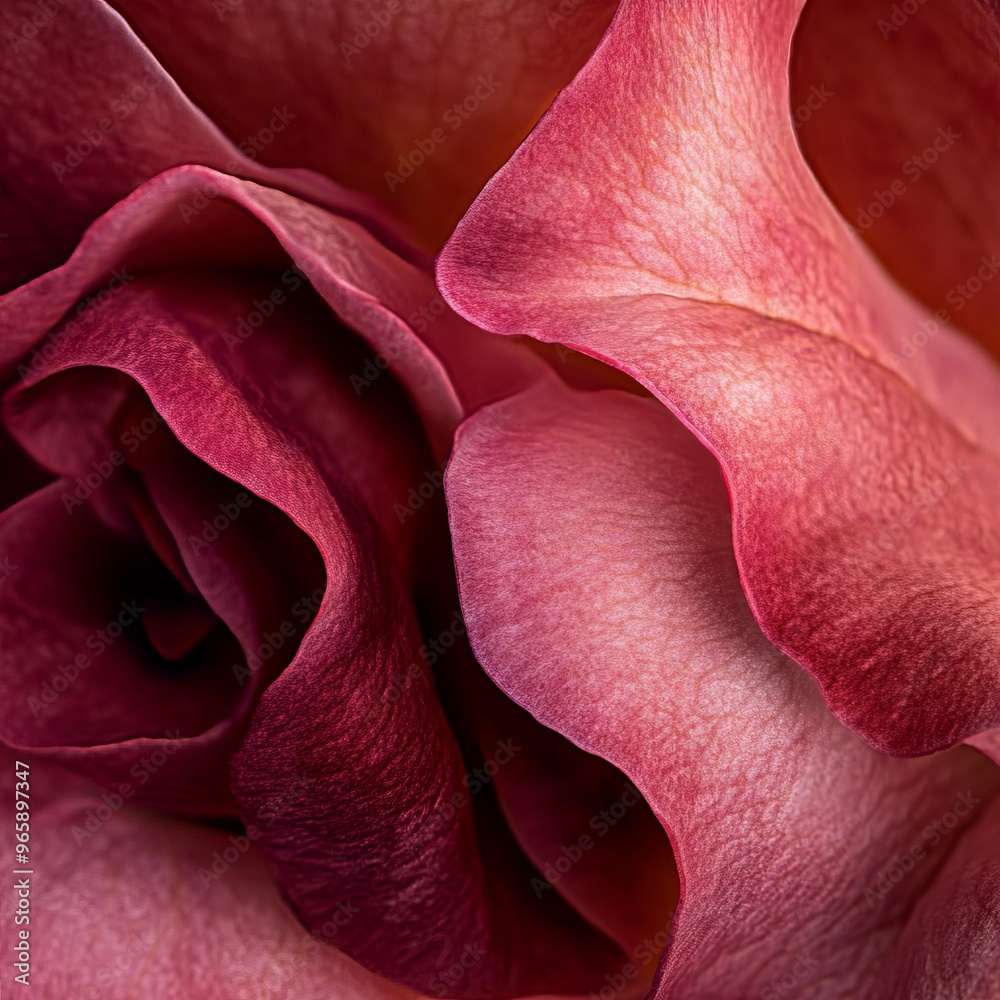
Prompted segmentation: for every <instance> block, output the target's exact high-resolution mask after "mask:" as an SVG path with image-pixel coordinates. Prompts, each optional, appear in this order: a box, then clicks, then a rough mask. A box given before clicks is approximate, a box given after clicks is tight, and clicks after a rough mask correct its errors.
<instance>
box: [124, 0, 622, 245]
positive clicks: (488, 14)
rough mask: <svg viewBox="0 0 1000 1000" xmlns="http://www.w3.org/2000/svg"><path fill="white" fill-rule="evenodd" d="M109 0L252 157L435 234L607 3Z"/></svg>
mask: <svg viewBox="0 0 1000 1000" xmlns="http://www.w3.org/2000/svg"><path fill="white" fill-rule="evenodd" d="M116 6H117V7H118V8H119V9H120V10H121V11H122V12H123V13H124V15H125V16H126V17H127V18H128V20H129V21H130V23H131V24H132V25H134V26H135V28H136V30H137V31H138V32H139V33H140V34H141V35H142V36H143V37H144V38H145V39H146V40H147V41H148V42H149V45H150V46H151V48H152V49H153V51H154V52H155V53H156V54H157V55H158V56H159V57H160V58H161V59H162V60H163V62H164V65H165V66H166V67H167V69H168V70H169V71H170V72H171V73H172V74H173V76H174V77H175V79H176V80H177V81H178V82H179V84H180V86H181V87H183V88H184V90H185V92H186V93H188V94H190V95H191V97H192V99H193V100H194V101H196V102H197V104H198V106H199V107H201V108H203V109H204V110H205V111H206V112H208V114H209V115H211V116H212V118H213V120H214V121H215V122H217V123H218V124H219V125H220V126H221V127H222V129H223V130H224V131H225V132H226V134H227V135H228V136H229V138H230V139H232V140H233V142H234V143H237V144H239V145H240V147H241V148H242V149H244V150H246V151H249V155H250V156H251V157H253V158H259V161H260V162H261V163H268V164H273V165H275V166H285V167H308V168H311V169H312V170H317V171H320V172H322V173H324V174H327V175H329V176H330V177H333V178H334V179H335V180H337V181H339V182H341V183H343V184H346V185H347V186H348V187H350V188H352V189H355V190H359V191H365V192H367V193H368V194H370V195H374V196H375V197H377V198H380V199H381V200H382V201H384V202H386V203H388V204H390V205H391V206H392V207H393V208H394V209H395V210H396V212H397V213H398V214H399V215H401V216H402V217H404V218H406V219H407V220H408V221H409V222H411V223H412V224H413V226H414V227H415V228H416V229H417V231H418V232H419V234H420V235H421V237H422V238H423V240H424V241H426V243H427V244H428V245H430V246H434V247H437V246H440V245H441V243H442V242H443V241H444V239H445V238H446V237H447V235H448V234H449V233H450V232H451V230H452V229H453V228H454V225H455V223H456V222H457V221H458V218H459V216H460V215H461V213H462V212H463V211H464V210H465V208H466V207H467V206H468V205H469V204H470V202H471V201H472V199H473V198H474V197H475V196H476V194H477V193H478V192H479V190H480V189H481V188H482V186H483V184H485V183H486V181H487V179H488V178H489V176H490V174H492V173H493V172H494V171H495V170H496V169H497V168H498V167H499V166H500V165H501V164H502V163H503V162H504V160H506V159H507V157H508V156H509V155H510V153H511V152H512V151H513V150H514V148H515V147H516V145H517V143H518V142H520V141H521V139H522V138H523V137H524V136H525V135H526V134H527V132H528V131H529V130H530V129H531V127H532V125H534V124H535V122H536V120H537V119H538V116H539V115H540V114H541V113H542V111H544V110H545V107H546V106H547V105H548V103H549V102H550V101H551V100H552V96H553V95H554V94H555V93H556V92H557V91H558V90H559V88H560V87H562V86H564V85H565V84H566V83H567V82H568V81H569V80H570V79H571V78H572V76H573V73H574V72H576V70H577V69H578V68H579V67H580V65H582V63H583V62H584V60H585V59H586V57H587V56H588V55H589V54H590V52H591V50H592V49H593V47H594V45H595V44H596V43H597V40H598V39H599V38H600V35H601V32H602V31H603V30H604V28H605V26H606V25H607V23H608V20H609V19H610V17H611V14H612V12H613V10H614V6H615V4H614V0H587V2H586V3H584V2H583V0H578V2H574V0H565V2H564V3H562V4H561V5H560V4H551V3H549V2H548V0H507V2H505V3H503V4H501V5H496V4H493V3H489V2H477V3H471V4H470V3H458V2H455V0H423V2H421V3H411V2H410V0H377V2H373V3H372V4H371V5H369V6H367V7H365V6H357V5H351V4H343V3H334V4H316V3H309V2H307V0H300V2H296V3H289V2H287V0H254V2H253V3H245V2H242V0H218V2H216V3H201V2H192V3H183V4H181V5H180V6H179V7H178V5H177V4H171V3H159V2H148V0H145V2H142V3H133V2H131V0H120V2H118V3H116ZM560 11H562V12H560ZM272 126H273V128H272ZM401 163H402V166H401Z"/></svg>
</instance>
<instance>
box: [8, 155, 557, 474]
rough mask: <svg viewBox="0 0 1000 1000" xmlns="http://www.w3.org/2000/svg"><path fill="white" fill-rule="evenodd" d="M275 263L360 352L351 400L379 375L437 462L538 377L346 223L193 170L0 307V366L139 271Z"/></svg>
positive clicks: (134, 201)
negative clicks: (482, 410) (414, 417)
mask: <svg viewBox="0 0 1000 1000" xmlns="http://www.w3.org/2000/svg"><path fill="white" fill-rule="evenodd" d="M206 190H210V191H211V192H212V197H211V198H210V199H208V200H207V201H206V202H205V203H204V205H203V206H202V207H201V208H198V209H197V211H195V210H194V209H193V208H192V206H194V205H197V204H200V203H199V202H198V201H197V199H198V198H199V197H203V196H204V192H205V191H206ZM187 212H193V214H191V215H187V214H186V213H187ZM279 264H280V267H278V275H279V279H278V281H277V283H276V286H275V288H276V289H277V290H278V291H281V290H282V289H283V288H285V289H287V284H286V282H284V281H282V280H281V279H280V275H281V274H283V273H284V272H285V270H286V269H287V268H288V267H289V265H290V264H294V265H295V266H296V267H297V268H298V269H299V271H300V272H301V274H302V275H304V276H305V277H306V278H307V279H308V280H309V281H310V283H311V284H312V285H313V287H314V288H315V289H316V291H317V292H319V294H320V295H321V296H323V298H324V299H325V300H326V302H327V303H328V304H329V306H330V307H331V309H332V310H333V312H334V314H335V315H336V317H337V318H338V319H339V321H340V322H341V323H342V324H343V325H344V326H346V327H349V328H350V329H352V330H354V331H355V332H356V333H357V334H358V335H360V336H361V337H362V338H363V339H364V340H365V341H366V342H367V344H368V345H369V347H370V348H371V354H370V355H369V356H368V357H367V358H366V359H365V360H364V363H363V364H359V366H358V368H357V369H356V370H355V371H353V372H350V373H347V374H348V381H349V384H350V387H351V390H352V392H353V393H354V394H355V395H357V396H360V395H362V394H364V393H367V392H368V391H369V390H370V387H371V385H372V384H373V382H374V381H375V380H377V379H378V378H379V377H380V376H381V374H382V373H383V372H384V371H385V369H386V368H389V367H391V369H392V373H393V375H394V376H395V377H396V379H397V380H398V381H399V382H401V383H402V385H403V387H404V388H405V389H406V391H407V393H408V395H409V397H410V400H411V402H412V404H413V405H414V406H415V407H416V409H417V411H418V413H419V414H420V417H421V419H422V420H423V423H424V426H425V430H426V432H427V435H428V437H429V438H430V441H431V444H432V447H433V449H434V452H435V455H436V456H437V457H438V459H439V461H440V462H442V463H443V461H444V459H445V457H446V456H447V453H448V447H449V444H450V441H451V436H452V433H453V431H454V428H455V427H456V426H457V425H458V423H459V421H460V420H461V418H462V415H463V413H465V412H471V411H473V410H475V409H476V408H477V407H479V406H481V405H482V404H483V403H485V402H489V401H493V400H496V399H499V398H502V396H504V395H505V394H508V393H510V392H512V391H516V390H517V388H519V387H523V386H525V385H527V384H529V383H530V382H531V381H533V380H534V379H536V378H540V377H543V373H544V372H545V371H546V370H547V366H545V365H544V363H543V362H542V361H541V359H540V358H538V357H537V356H536V355H535V354H534V353H533V352H532V351H531V350H529V349H528V348H526V347H525V346H524V345H521V344H514V343H509V342H507V341H506V340H505V339H504V338H500V337H495V336H491V335H488V334H486V333H484V332H483V331H482V330H479V329H477V328H476V327H474V326H472V325H471V324H469V323H467V322H465V321H464V320H462V319H461V318H460V317H458V316H457V315H456V314H455V313H454V312H453V311H452V310H451V309H450V308H449V307H448V306H447V305H446V304H445V303H444V301H443V300H442V299H441V297H440V295H439V294H438V293H437V291H436V290H435V288H434V285H433V282H432V280H431V278H430V275H429V274H428V273H427V272H426V271H425V270H423V269H422V268H421V267H419V266H417V265H415V264H412V263H410V262H408V261H407V260H405V259H404V258H402V257H400V256H399V255H397V254H396V253H394V252H393V251H392V250H390V249H389V248H387V247H386V246H385V245H384V244H383V243H382V242H380V241H379V240H377V239H376V238H375V237H373V236H372V235H371V234H370V233H369V232H368V231H367V230H366V229H365V228H363V227H362V226H361V225H359V224H358V223H357V222H355V221H353V220H351V219H349V218H345V217H343V216H339V215H334V214H331V213H330V212H327V211H325V210H324V209H321V208H318V207H316V206H314V205H311V204H308V203H306V202H304V201H301V200H299V199H297V198H294V197H292V196H290V195H288V194H285V193H283V192H280V191H277V190H273V189H271V188H265V187H262V186H260V185H258V184H254V183H250V182H247V181H243V180H239V179H236V178H233V177H227V176H225V175H222V174H219V173H217V172H216V171H214V170H209V169H207V168H203V167H193V166H192V167H179V168H177V169H175V170H171V171H167V172H165V173H163V174H161V175H159V176H158V177H156V178H155V179H153V180H152V181H150V182H149V183H148V184H145V185H143V186H142V187H141V188H140V189H139V190H138V191H137V192H136V193H135V194H134V195H133V196H131V197H130V198H127V199H125V200H124V201H123V202H121V203H119V204H118V205H116V206H115V207H114V208H113V209H112V210H111V211H109V212H108V213H107V214H106V215H104V216H103V217H101V218H100V219H99V220H98V221H97V222H96V223H94V225H93V226H92V227H91V228H90V229H89V230H88V232H87V233H86V235H85V236H84V238H83V240H82V241H81V243H80V246H79V247H78V248H77V250H76V251H75V252H74V254H73V256H72V257H71V259H70V260H69V261H68V262H67V263H66V264H65V265H63V266H62V267H59V268H57V269H55V270H54V271H51V272H49V273H47V274H45V275H42V276H41V277H40V278H38V279H36V280H35V281H33V282H31V283H29V284H28V285H24V286H22V287H21V288H18V289H16V290H15V291H13V292H10V293H9V294H8V295H6V296H4V297H3V298H0V322H2V324H3V327H2V328H3V337H2V339H0V365H2V366H4V369H5V370H7V369H10V368H14V367H15V366H16V365H17V363H18V361H20V362H21V365H22V367H23V368H24V370H25V371H28V372H30V371H31V370H32V367H33V366H35V365H37V364H38V363H40V362H39V356H41V360H44V358H45V357H46V355H47V353H48V352H49V351H50V350H51V349H52V346H53V343H54V341H53V338H52V337H48V338H47V339H46V335H47V334H48V332H49V331H50V330H51V329H52V328H53V327H54V326H56V324H57V323H58V322H59V320H60V319H61V318H63V317H64V315H66V314H67V312H68V310H69V309H70V308H71V307H74V313H77V314H79V313H80V312H81V311H82V312H84V313H88V314H89V313H90V311H91V309H92V308H94V307H95V306H96V307H97V314H98V315H99V314H100V311H101V307H102V306H103V305H104V304H105V303H106V302H107V301H108V300H109V298H111V297H113V296H114V294H115V293H117V292H119V291H120V290H121V289H122V288H123V287H125V286H127V285H128V284H129V283H130V282H131V281H133V280H134V279H135V278H136V276H137V275H138V274H141V273H142V272H143V271H146V270H158V271H162V270H170V269H175V268H178V267H194V266H203V265H209V266H223V267H239V266H253V267H264V268H268V267H271V268H274V267H277V266H278V265H279ZM272 290H274V289H272ZM81 298H82V299H83V301H82V302H80V301H78V300H80V299H81ZM258 312H259V310H258ZM253 313H254V310H253V309H250V310H249V311H248V314H247V315H246V316H244V317H241V318H243V319H244V320H245V321H246V322H245V325H244V326H243V327H240V329H237V328H236V327H235V326H234V328H233V329H232V330H231V331H228V332H229V333H230V334H231V336H232V337H237V338H238V337H239V336H241V335H244V336H245V330H246V329H247V328H248V324H249V322H251V321H252V322H254V323H257V322H258V321H259V320H261V321H262V320H263V319H266V317H262V316H256V315H252V314H253ZM66 318H67V320H72V316H68V315H67V316H66ZM227 347H228V345H227ZM26 353H27V354H28V355H29V356H28V357H26V358H22V357H21V356H22V355H24V354H26ZM18 371H19V374H22V375H23V374H24V371H21V370H20V369H18Z"/></svg>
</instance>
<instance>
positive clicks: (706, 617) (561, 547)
mask: <svg viewBox="0 0 1000 1000" xmlns="http://www.w3.org/2000/svg"><path fill="white" fill-rule="evenodd" d="M446 490H447V494H448V499H449V506H450V514H451V523H452V529H453V535H454V543H455V554H456V564H457V567H458V575H459V587H460V592H461V597H462V605H463V608H464V609H465V616H466V622H467V624H468V628H469V633H470V637H471V640H472V644H473V648H474V649H475V651H476V654H477V656H478V658H479V660H480V662H481V663H482V664H483V666H484V668H485V669H486V670H487V672H488V673H489V674H490V675H491V676H492V677H493V678H494V680H495V681H496V682H497V683H498V684H499V685H500V687H501V688H502V689H503V690H504V691H506V692H507V694H508V695H509V696H510V697H511V698H512V699H514V700H515V701H517V702H518V703H519V704H521V705H523V706H525V707H526V708H527V709H528V710H529V711H531V712H532V713H533V714H534V715H535V716H536V717H537V718H538V719H539V721H540V722H542V723H543V724H544V725H547V726H549V727H551V728H552V729H555V730H557V731H559V732H561V733H563V734H564V735H566V736H567V737H569V738H570V739H571V740H573V741H574V742H575V743H577V744H578V745H579V746H581V747H582V748H583V749H585V750H588V751H589V752H591V753H595V754H599V755H601V756H602V757H604V758H606V759H607V760H609V761H611V762H612V763H614V764H615V765H616V766H617V767H619V768H620V769H621V770H623V771H624V772H625V773H626V774H627V775H628V776H629V777H630V778H631V779H632V780H633V781H634V782H635V784H636V785H637V786H638V788H639V789H640V790H642V792H643V793H644V795H645V797H646V800H647V801H648V802H649V804H650V806H651V807H652V808H653V810H654V811H655V812H656V813H657V814H658V815H659V817H660V818H661V820H662V822H663V824H664V826H665V828H666V829H667V830H668V832H669V833H670V836H671V841H672V843H673V846H674V850H675V856H676V858H677V864H678V868H679V872H680V878H681V902H680V907H679V909H678V913H677V916H676V918H675V920H674V924H673V928H672V932H671V937H670V944H669V947H668V949H667V952H666V955H665V957H664V959H663V962H662V964H661V966H660V969H659V973H658V976H657V980H656V984H655V990H654V993H653V994H652V995H653V996H655V997H657V998H663V1000H665V998H668V997H683V998H685V1000H709V998H712V1000H728V998H733V1000H736V998H743V997H750V996H767V995H768V993H767V992H766V991H768V990H769V989H770V990H777V989H779V988H780V989H781V990H782V992H779V993H778V995H779V996H793V997H801V998H807V997H808V998H810V1000H817V998H823V1000H826V998H834V997H838V998H840V997H842V998H845V1000H846V998H852V1000H858V998H868V997H870V998H872V1000H875V998H877V997H883V996H886V995H890V994H889V993H887V992H886V990H885V989H884V988H883V987H882V986H880V985H879V981H878V980H879V976H881V975H882V973H883V970H884V969H885V968H886V967H887V963H888V962H890V961H891V960H892V959H893V956H894V955H895V954H896V950H897V948H900V947H901V944H900V942H901V941H902V940H904V939H906V936H907V935H915V936H914V937H913V938H912V940H913V941H914V943H918V942H917V939H919V938H920V935H921V934H922V933H923V932H922V931H921V930H919V927H918V928H917V929H916V930H911V928H910V925H909V924H908V921H910V919H911V913H912V912H918V911H915V910H914V908H915V907H917V908H918V910H919V908H920V907H928V908H936V907H937V906H938V905H939V904H940V905H941V907H942V909H941V910H939V911H938V912H937V913H936V917H937V918H938V919H941V917H942V916H943V914H944V911H946V910H948V908H949V906H951V905H952V903H948V905H945V904H946V903H947V892H945V894H944V895H943V896H938V895H937V889H936V887H937V885H938V882H937V880H936V873H938V871H939V870H941V871H945V869H943V868H942V866H945V865H950V864H954V865H956V866H957V867H958V868H960V869H963V868H964V866H966V865H974V864H976V863H977V859H978V858H979V857H980V855H981V847H980V846H979V843H980V842H979V839H978V838H979V829H980V826H979V825H973V826H971V833H970V832H964V831H968V830H969V829H970V824H972V823H973V821H974V820H975V818H976V816H977V814H978V812H979V811H980V810H981V809H985V808H986V807H987V804H988V803H989V802H991V801H992V799H993V796H994V795H995V794H996V792H997V790H998V788H1000V772H998V771H997V769H996V767H995V766H994V765H993V764H992V763H990V762H989V761H987V759H986V758H984V757H983V756H982V755H980V754H979V753H978V752H977V751H975V750H972V749H971V748H968V747H959V748H957V749H953V750H950V751H947V752H945V753H943V754H939V755H936V756H932V757H925V758H921V759H897V758H892V757H887V756H884V755H882V754H880V753H878V752H876V751H874V750H872V749H871V748H870V747H868V746H867V745H866V744H865V743H863V742H862V741H861V740H859V739H858V738H857V737H856V736H855V735H854V734H852V733H851V732H850V731H848V730H847V729H845V728H844V727H843V726H841V725H840V724H839V723H838V722H837V721H836V720H835V719H834V718H833V717H832V716H831V715H830V714H829V713H828V711H827V710H826V708H825V706H824V704H823V700H822V698H821V697H820V695H819V692H818V691H817V690H816V687H815V685H814V683H813V681H812V680H811V679H810V678H809V676H808V675H807V674H806V673H805V672H804V671H802V670H801V669H800V668H799V667H798V666H797V665H796V664H795V663H794V662H793V661H792V660H790V659H789V658H787V657H785V656H783V655H782V654H781V653H780V651H779V650H777V649H775V648H774V647H773V646H772V645H771V644H770V643H769V642H768V641H767V640H766V639H765V637H764V636H763V635H762V634H761V632H760V630H759V628H758V626H757V624H756V622H755V620H754V618H753V615H752V614H751V612H750V609H749V607H748V606H747V603H746V600H745V598H744V596H743V590H742V587H741V584H740V579H739V575H738V573H737V568H736V562H735V559H734V554H733V550H732V544H731V540H730V525H729V504H728V500H727V495H726V489H725V486H724V483H723V481H722V477H721V476H720V474H719V471H718V468H717V466H716V463H715V461H714V460H713V458H712V456H711V455H710V454H709V453H708V452H707V451H706V450H705V449H704V448H703V447H702V446H701V445H700V444H699V443H698V441H697V440H696V438H695V437H694V436H693V435H692V434H691V433H690V432H689V431H688V430H686V429H685V428H684V427H683V425H682V424H681V423H680V422H679V421H678V420H677V419H676V418H674V417H673V416H672V415H670V414H669V413H668V412H667V411H666V410H665V409H664V408H662V407H660V406H659V405H658V404H657V403H656V402H654V401H651V400H641V399H637V398H635V397H633V396H629V395H625V394H622V393H618V392H606V393H595V394H581V393H574V392H571V391H570V390H562V391H559V392H554V391H551V390H549V391H546V392H541V391H533V392H531V393H528V394H526V395H524V396H521V397H518V398H517V399H515V400H512V401H510V402H508V403H507V404H506V406H505V407H504V409H503V413H502V414H498V413H496V412H495V411H492V410H486V411H484V412H483V413H482V414H480V415H477V416H475V417H473V418H472V419H471V420H469V421H468V422H467V423H466V424H465V425H464V427H463V428H462V430H461V432H460V434H459V437H458V441H457V445H456V453H455V457H454V458H453V460H452V463H451V465H450V467H449V471H448V476H447V481H446ZM990 808H992V807H990ZM984 822H986V820H985V819H983V820H980V823H984ZM581 832H583V831H581ZM904 859H905V860H904ZM897 866H899V872H898V874H897ZM971 891H972V890H971V888H962V889H960V890H959V894H961V893H964V892H971ZM980 898H983V897H980ZM954 905H960V904H959V903H955V904H954ZM901 935H904V937H903V938H901ZM663 940H664V939H663V938H661V939H660V944H661V946H662V943H663ZM921 947H923V944H921ZM901 953H903V952H901ZM643 954H645V953H643ZM634 956H635V961H634V962H633V965H637V964H639V962H640V953H639V952H638V950H637V951H636V952H634ZM919 959H920V955H918V956H917V957H916V960H919ZM976 961H977V962H980V960H979V959H977V960H976ZM990 961H991V959H989V958H986V957H984V958H983V959H982V960H981V963H980V965H979V966H977V967H982V964H983V963H985V964H986V965H987V967H989V968H991V970H992V971H991V973H990V974H991V975H995V966H990V965H989V962H990ZM786 976H790V977H791V985H788V980H787V979H785V978H784V977H786ZM925 980H926V981H927V982H933V983H934V984H936V986H937V987H938V988H939V989H946V988H947V980H945V979H942V978H941V975H940V974H939V972H937V971H934V970H932V971H931V972H929V973H927V975H926V977H925ZM783 983H784V985H782V984H783ZM901 984H902V980H901V979H900V978H899V974H894V975H893V977H891V986H892V990H897V989H900V988H902V986H901ZM891 995H895V994H894V993H893V994H891ZM928 995H933V994H928ZM943 995H947V994H946V993H945V994H943ZM956 995H962V996H965V995H969V996H973V995H976V994H971V993H970V994H965V993H959V994H956Z"/></svg>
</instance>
